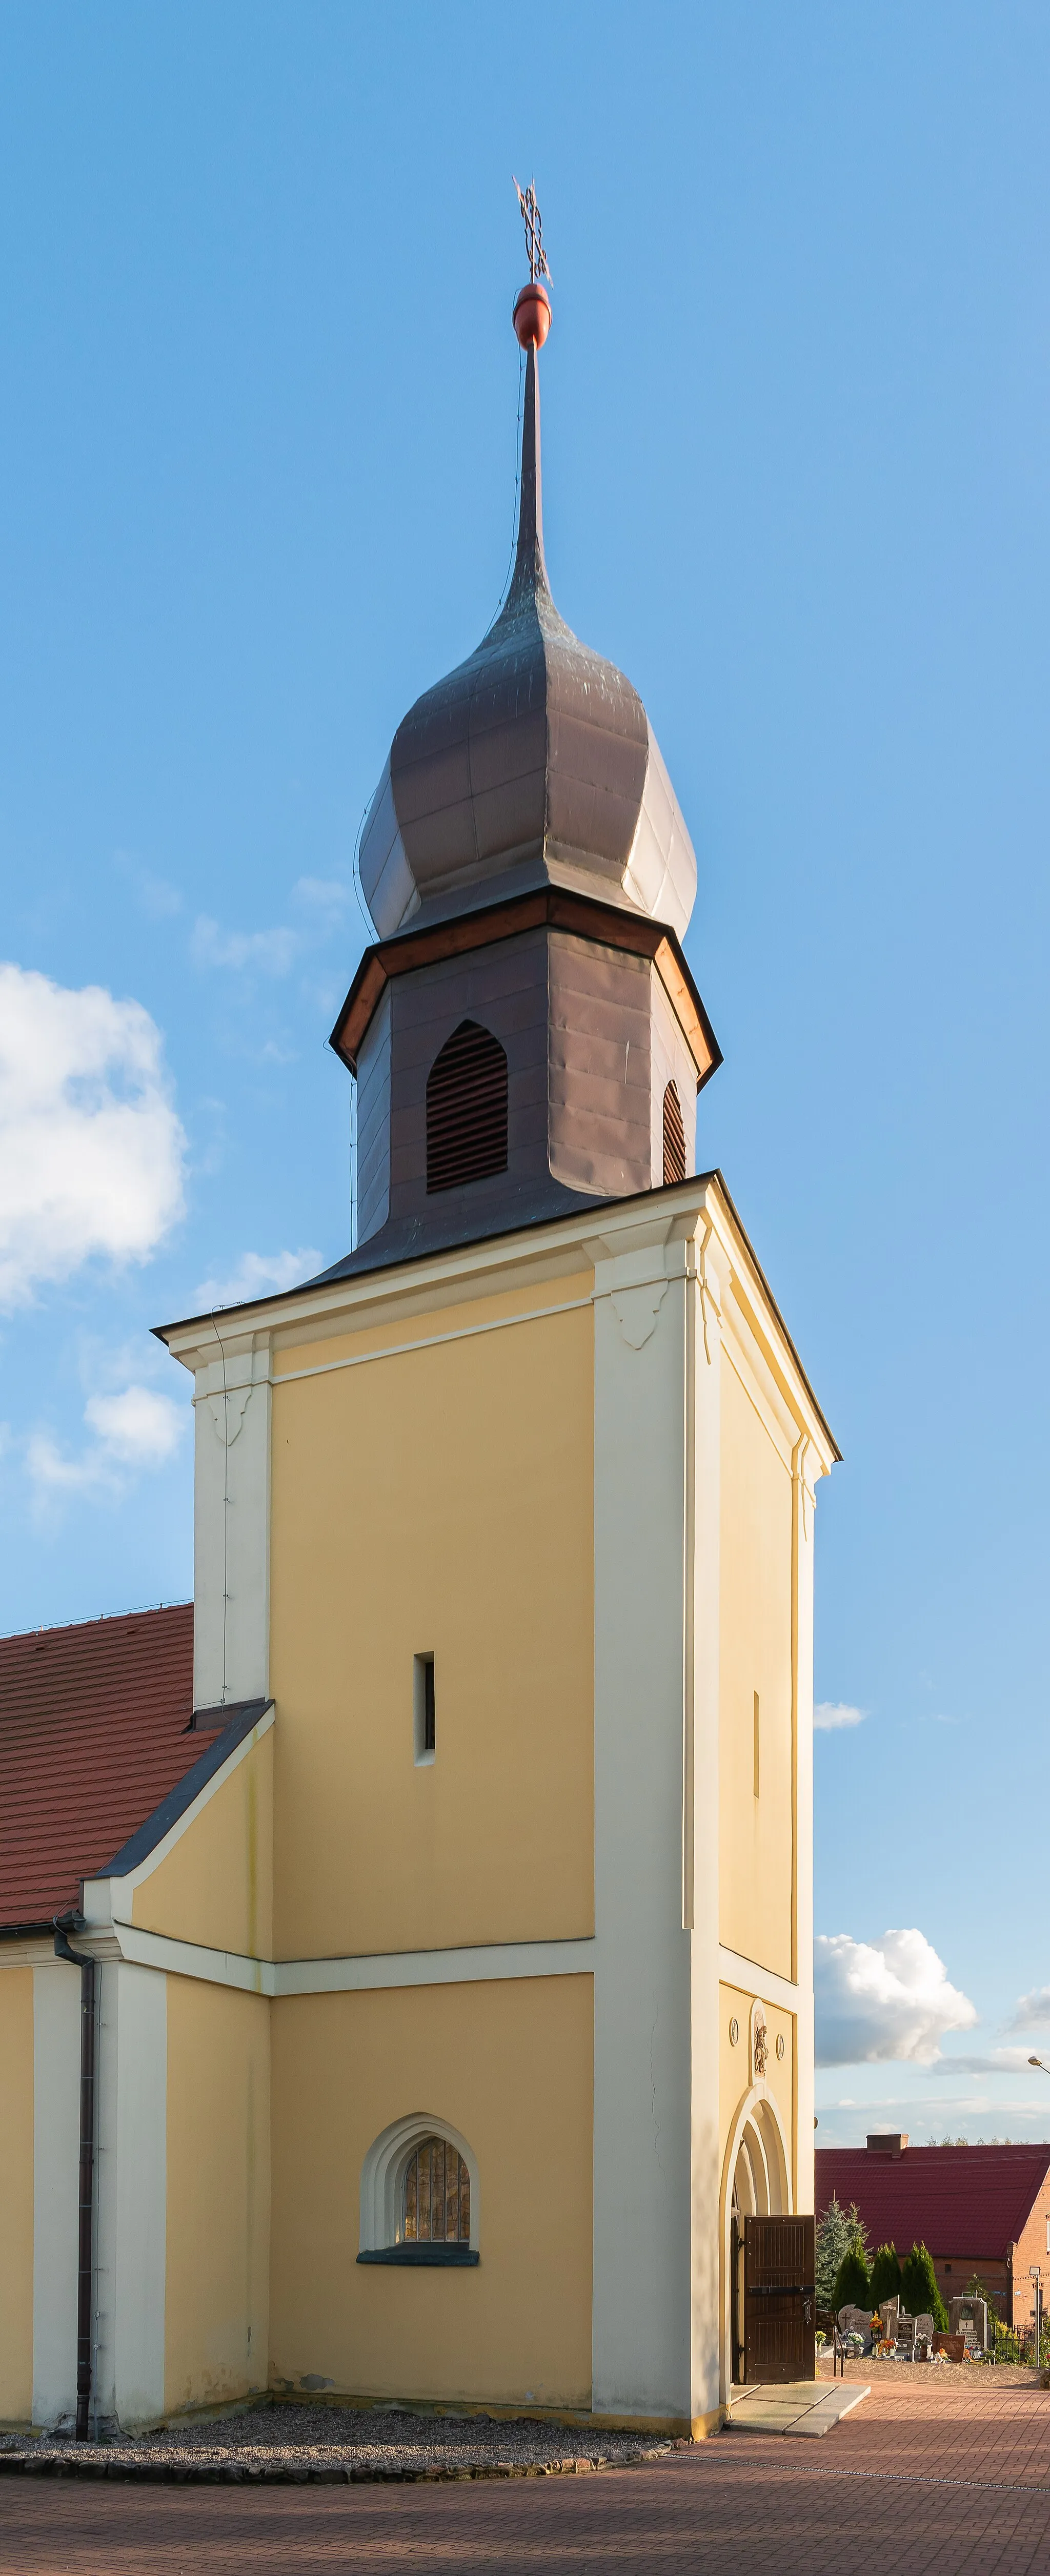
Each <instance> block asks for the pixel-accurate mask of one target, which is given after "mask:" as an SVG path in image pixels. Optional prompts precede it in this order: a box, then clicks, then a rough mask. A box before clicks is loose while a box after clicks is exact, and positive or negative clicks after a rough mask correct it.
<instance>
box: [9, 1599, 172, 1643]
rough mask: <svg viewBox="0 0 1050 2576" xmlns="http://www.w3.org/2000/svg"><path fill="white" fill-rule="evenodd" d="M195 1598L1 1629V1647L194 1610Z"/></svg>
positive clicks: (144, 1602) (138, 1604)
mask: <svg viewBox="0 0 1050 2576" xmlns="http://www.w3.org/2000/svg"><path fill="white" fill-rule="evenodd" d="M192 1608H193V1596H192V1594H191V1595H190V1597H189V1599H188V1600H186V1601H140V1602H136V1604H135V1607H134V1609H133V1610H99V1611H98V1612H97V1613H96V1615H95V1617H94V1618H93V1619H56V1620H54V1621H53V1622H52V1623H51V1625H50V1626H49V1625H47V1624H46V1623H45V1622H44V1621H43V1620H42V1621H41V1623H40V1626H39V1627H37V1628H0V1646H9V1645H14V1644H15V1643H16V1642H17V1640H18V1638H19V1637H66V1636H68V1635H69V1634H70V1632H71V1631H72V1630H73V1629H74V1628H85V1629H86V1628H101V1627H103V1626H104V1625H105V1624H106V1622H107V1621H109V1620H113V1619H155V1618H156V1616H157V1612H158V1610H192Z"/></svg>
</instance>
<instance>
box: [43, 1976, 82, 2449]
mask: <svg viewBox="0 0 1050 2576" xmlns="http://www.w3.org/2000/svg"><path fill="white" fill-rule="evenodd" d="M79 2176H80V1971H79V1969H77V1968H71V1967H70V1966H69V1965H68V1962H66V1961H65V1960H60V1959H53V1960H50V1961H48V1963H47V1965H46V1966H43V1967H39V1968H34V1970H33V2422H34V2424H40V2425H52V2424H58V2423H72V2421H73V2418H74V2417H75V2415H76V2406H77V2209H78V2198H79Z"/></svg>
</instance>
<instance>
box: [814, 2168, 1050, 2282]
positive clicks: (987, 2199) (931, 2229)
mask: <svg viewBox="0 0 1050 2576" xmlns="http://www.w3.org/2000/svg"><path fill="white" fill-rule="evenodd" d="M815 2162H816V2192H815V2200H816V2210H817V2216H818V2218H819V2217H820V2215H821V2213H822V2211H824V2210H825V2209H826V2208H827V2205H828V2202H829V2200H830V2199H831V2197H832V2194H833V2193H834V2195H835V2197H836V2198H837V2199H838V2201H839V2203H840V2205H841V2207H842V2208H843V2209H848V2208H849V2207H850V2204H851V2202H852V2201H856V2204H857V2208H858V2210H859V2211H860V2215H861V2217H862V2219H863V2220H864V2223H865V2226H866V2227H867V2230H868V2242H869V2245H872V2246H875V2245H886V2244H893V2245H895V2246H896V2248H897V2252H898V2254H905V2253H910V2251H911V2248H912V2246H913V2245H914V2244H920V2245H926V2246H928V2248H929V2251H930V2253H931V2254H933V2255H937V2256H942V2257H943V2256H945V2255H951V2254H955V2253H957V2254H960V2255H973V2256H974V2257H975V2258H977V2257H979V2256H981V2255H988V2256H991V2257H994V2258H995V2259H996V2260H1001V2259H1002V2257H1003V2256H1004V2255H1005V2252H1006V2248H1007V2246H1008V2245H1011V2244H1013V2245H1016V2244H1017V2242H1018V2240H1019V2238H1020V2236H1021V2233H1022V2230H1023V2228H1024V2226H1025V2223H1026V2221H1027V2219H1028V2218H1029V2217H1030V2216H1031V2212H1032V2210H1033V2208H1034V2206H1035V2203H1036V2201H1037V2200H1042V2199H1045V2201H1046V2208H1047V2214H1048V2216H1050V2144H1048V2143H1047V2142H1046V2141H1045V2140H1043V2141H1042V2142H1041V2143H1036V2144H1034V2145H1031V2146H1017V2147H1013V2146H1010V2147H1005V2146H1003V2147H905V2148H904V2149H903V2151H902V2153H901V2154H900V2155H899V2156H893V2155H872V2154H871V2153H870V2152H869V2150H868V2149H867V2148H866V2147H818V2148H817V2151H816V2158H815Z"/></svg>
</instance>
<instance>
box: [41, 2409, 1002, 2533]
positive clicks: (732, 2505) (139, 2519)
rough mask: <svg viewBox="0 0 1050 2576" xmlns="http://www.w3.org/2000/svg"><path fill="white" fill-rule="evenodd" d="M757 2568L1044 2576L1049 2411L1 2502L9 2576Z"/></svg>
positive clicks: (93, 2489) (983, 2412) (44, 2489)
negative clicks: (365, 2482) (472, 2465)
mask: <svg viewBox="0 0 1050 2576" xmlns="http://www.w3.org/2000/svg"><path fill="white" fill-rule="evenodd" d="M975 2383H976V2384H975ZM758 2560H764V2561H767V2562H768V2563H769V2564H770V2565H772V2566H773V2567H774V2568H775V2569H776V2570H777V2576H802V2571H805V2576H811V2572H812V2571H813V2570H814V2569H816V2568H821V2567H855V2566H857V2565H858V2564H861V2563H863V2564H865V2565H866V2564H868V2563H873V2564H877V2565H878V2567H879V2569H880V2576H886V2571H895V2570H897V2569H898V2568H899V2569H900V2570H901V2571H902V2576H904V2571H907V2576H942V2571H943V2576H949V2571H950V2576H994V2571H997V2570H1000V2569H1001V2570H1003V2571H1004V2576H1006V2571H1007V2570H1008V2571H1009V2576H1028V2571H1029V2570H1038V2571H1040V2576H1041V2572H1042V2571H1044V2570H1045V2571H1046V2576H1050V2393H1044V2392H1043V2391H1042V2390H1040V2389H1039V2388H1037V2387H1035V2386H1032V2387H1027V2388H1025V2387H1018V2386H1008V2387H1001V2386H997V2385H996V2383H995V2380H994V2378H993V2376H992V2374H991V2373H988V2374H987V2375H985V2374H984V2373H982V2374H981V2375H980V2379H979V2381H978V2380H977V2375H976V2374H974V2376H973V2378H970V2377H968V2378H967V2379H965V2380H953V2381H952V2382H951V2383H949V2384H948V2385H945V2382H944V2380H943V2379H941V2377H940V2375H938V2381H937V2383H936V2384H935V2385H934V2386H933V2387H931V2386H930V2385H929V2384H928V2383H927V2382H925V2381H924V2382H923V2383H921V2384H920V2385H919V2386H918V2387H908V2388H904V2389H902V2388H900V2387H899V2386H897V2385H895V2386H894V2387H893V2388H892V2389H886V2388H883V2389H879V2390H877V2391H876V2390H873V2392H872V2395H871V2397H870V2398H868V2399H867V2400H866V2401H865V2403H864V2405H863V2406H862V2407H859V2408H858V2409H857V2411H856V2413H855V2414H853V2415H851V2416H848V2417H847V2418H846V2421H845V2422H844V2423H843V2424H841V2425H840V2426H838V2428H837V2429H836V2431H835V2432H833V2433H831V2434H829V2435H828V2437H827V2439H826V2440H825V2441H824V2442H822V2443H821V2445H820V2448H819V2454H818V2456H817V2457H816V2458H810V2457H807V2458H805V2459H804V2460H800V2458H799V2451H798V2446H796V2445H794V2444H790V2443H788V2442H786V2441H782V2440H780V2439H778V2438H777V2437H776V2436H775V2435H766V2436H762V2435H761V2434H756V2435H753V2436H749V2435H746V2434H742V2433H734V2434H728V2435H726V2436H725V2437H720V2438H717V2439H716V2440H714V2441H711V2442H707V2443H703V2444H700V2445H698V2446H697V2448H696V2449H695V2450H694V2451H691V2452H687V2453H683V2452H679V2453H675V2454H671V2455H670V2456H669V2457H668V2458H667V2459H665V2460H663V2461H661V2462H659V2463H657V2464H656V2465H654V2466H652V2467H649V2466H646V2467H641V2468H633V2469H610V2470H608V2471H606V2472H604V2473H603V2474H601V2475H599V2476H591V2477H588V2478H585V2479H580V2480H576V2479H566V2478H549V2479H548V2478H543V2479H535V2478H530V2479H524V2480H520V2481H518V2480H515V2481H512V2482H511V2483H509V2484H506V2485H503V2484H498V2485H497V2484H491V2483H485V2484H474V2483H471V2482H463V2483H457V2484H451V2485H447V2486H443V2487H438V2488H436V2489H435V2488H431V2487H426V2486H406V2487H386V2488H382V2487H380V2488H377V2487H351V2488H347V2487H340V2488H331V2487H312V2486H311V2487H281V2488H274V2489H272V2490H269V2491H262V2492H258V2491H257V2492H254V2493H245V2491H244V2490H243V2489H233V2490H229V2489H222V2488H215V2487H210V2488H200V2487H197V2488H190V2487H188V2488H185V2489H179V2488H168V2487H162V2488H157V2487H152V2488H136V2487H133V2486H127V2485H122V2484H117V2483H112V2484H110V2483H106V2484H105V2485H103V2486H95V2485H88V2486H85V2485H81V2484H79V2483H78V2482H74V2481H69V2482H65V2481H63V2482H62V2483H61V2484H53V2483H52V2482H51V2481H47V2482H43V2481H41V2482H38V2481H36V2480H34V2479H18V2480H15V2479H12V2480H10V2482H8V2483H5V2485H4V2486H3V2488H2V2489H0V2565H2V2566H3V2567H5V2568H8V2567H9V2568H11V2569H12V2570H15V2571H17V2576H23V2571H24V2576H234V2571H236V2576H248V2571H250V2576H270V2571H277V2570H280V2571H281V2576H335V2571H336V2570H338V2571H340V2576H344V2571H350V2576H356V2571H358V2570H361V2571H363V2572H364V2576H372V2571H374V2576H423V2571H427V2576H429V2571H430V2570H435V2571H445V2570H447V2571H450V2576H451V2571H459V2570H463V2571H465V2576H474V2571H479V2576H480V2571H488V2570H490V2569H491V2570H493V2571H495V2570H497V2569H498V2570H499V2571H500V2576H598V2571H604V2570H606V2569H612V2568H623V2569H625V2570H629V2571H630V2576H676V2571H678V2570H682V2571H685V2570H688V2571H689V2576H707V2571H708V2570H710V2571H711V2572H712V2576H715V2571H716V2570H717V2576H738V2571H739V2576H753V2570H754V2567H755V2564H756V2561H758Z"/></svg>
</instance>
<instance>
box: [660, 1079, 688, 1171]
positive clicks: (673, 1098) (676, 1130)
mask: <svg viewBox="0 0 1050 2576" xmlns="http://www.w3.org/2000/svg"><path fill="white" fill-rule="evenodd" d="M684 1179H685V1129H684V1127H683V1125H682V1104H681V1101H680V1100H679V1097H678V1091H677V1087H676V1085H675V1084H674V1083H673V1082H669V1083H668V1085H667V1089H666V1091H665V1093H664V1183H665V1185H666V1183H667V1182H668V1181H684Z"/></svg>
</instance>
